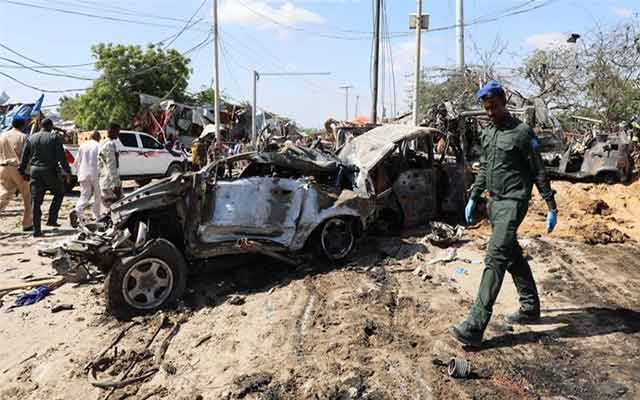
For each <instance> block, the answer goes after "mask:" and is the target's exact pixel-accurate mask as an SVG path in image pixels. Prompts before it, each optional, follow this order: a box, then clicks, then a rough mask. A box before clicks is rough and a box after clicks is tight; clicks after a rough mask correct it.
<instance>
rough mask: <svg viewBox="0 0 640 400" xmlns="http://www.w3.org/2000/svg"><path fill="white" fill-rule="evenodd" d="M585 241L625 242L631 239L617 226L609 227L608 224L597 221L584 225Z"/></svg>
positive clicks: (597, 242)
mask: <svg viewBox="0 0 640 400" xmlns="http://www.w3.org/2000/svg"><path fill="white" fill-rule="evenodd" d="M583 229H584V230H583V232H584V233H583V235H584V241H585V243H587V244H591V245H595V244H610V243H624V242H626V241H628V240H629V239H630V237H629V235H627V234H626V233H623V232H621V231H620V230H619V229H616V228H609V227H608V226H607V225H606V224H604V223H601V222H596V223H593V224H590V225H586V226H584V227H583Z"/></svg>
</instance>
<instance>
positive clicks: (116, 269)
mask: <svg viewBox="0 0 640 400" xmlns="http://www.w3.org/2000/svg"><path fill="white" fill-rule="evenodd" d="M186 282H187V264H186V261H185V260H184V257H183V256H182V254H181V253H180V251H179V250H178V249H177V248H176V247H175V246H174V245H173V244H172V243H171V242H169V241H167V240H164V239H157V240H155V241H153V242H151V244H150V245H149V246H148V247H147V248H146V250H144V251H143V252H142V253H141V254H140V255H139V256H136V257H129V258H125V259H121V260H117V261H116V262H115V264H114V266H113V268H112V269H111V271H110V272H109V274H108V275H107V279H106V280H105V283H104V285H105V288H104V293H105V296H106V305H107V311H108V312H109V313H111V314H113V315H114V316H116V318H119V319H127V318H130V317H133V316H135V315H139V314H144V313H150V312H153V311H156V310H158V309H160V308H163V307H165V306H167V305H170V304H172V303H174V302H175V301H176V300H177V299H178V298H180V296H182V294H183V293H184V289H185V287H186Z"/></svg>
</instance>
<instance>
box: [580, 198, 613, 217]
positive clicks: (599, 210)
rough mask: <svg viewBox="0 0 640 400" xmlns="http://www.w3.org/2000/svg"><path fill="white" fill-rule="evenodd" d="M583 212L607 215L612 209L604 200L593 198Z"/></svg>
mask: <svg viewBox="0 0 640 400" xmlns="http://www.w3.org/2000/svg"><path fill="white" fill-rule="evenodd" d="M585 212H586V213H587V214H591V215H602V216H607V215H611V214H613V210H612V209H611V208H610V207H609V204H607V203H606V202H605V201H604V200H595V201H594V202H593V203H591V204H589V205H588V206H587V207H586V209H585Z"/></svg>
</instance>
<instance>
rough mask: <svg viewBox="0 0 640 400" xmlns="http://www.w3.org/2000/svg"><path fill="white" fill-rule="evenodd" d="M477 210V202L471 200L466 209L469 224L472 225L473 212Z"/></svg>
mask: <svg viewBox="0 0 640 400" xmlns="http://www.w3.org/2000/svg"><path fill="white" fill-rule="evenodd" d="M475 208H476V201H475V200H473V199H469V202H468V203H467V206H466V207H465V208H464V219H465V220H466V221H467V224H471V222H472V220H471V216H472V214H473V210H475Z"/></svg>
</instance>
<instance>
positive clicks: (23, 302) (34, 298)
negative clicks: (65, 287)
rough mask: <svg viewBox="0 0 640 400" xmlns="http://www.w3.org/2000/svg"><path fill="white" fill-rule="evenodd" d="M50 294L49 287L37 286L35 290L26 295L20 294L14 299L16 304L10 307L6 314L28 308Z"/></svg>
mask: <svg viewBox="0 0 640 400" xmlns="http://www.w3.org/2000/svg"><path fill="white" fill-rule="evenodd" d="M49 293H51V290H49V286H46V285H43V286H38V287H37V288H35V289H32V290H30V291H28V292H27V293H24V294H21V295H20V296H18V297H17V298H16V302H15V303H14V304H13V305H12V306H10V307H9V308H8V309H7V311H6V312H9V311H12V310H13V309H14V308H18V307H24V306H30V305H32V304H35V303H37V302H39V301H40V300H42V299H44V298H45V297H47V296H48V295H49Z"/></svg>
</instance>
